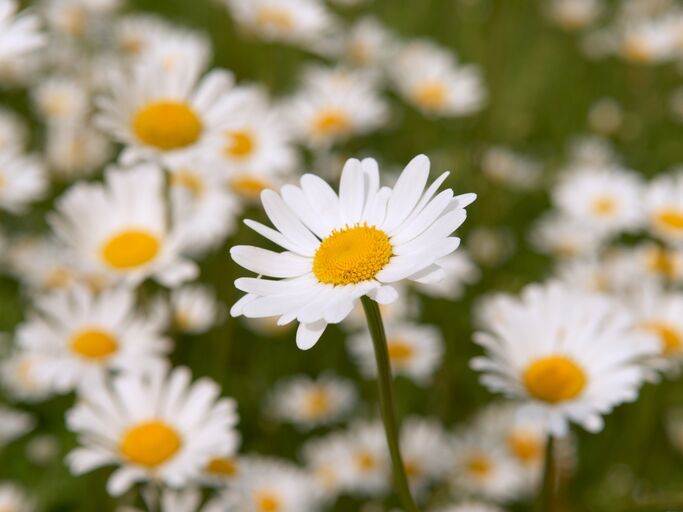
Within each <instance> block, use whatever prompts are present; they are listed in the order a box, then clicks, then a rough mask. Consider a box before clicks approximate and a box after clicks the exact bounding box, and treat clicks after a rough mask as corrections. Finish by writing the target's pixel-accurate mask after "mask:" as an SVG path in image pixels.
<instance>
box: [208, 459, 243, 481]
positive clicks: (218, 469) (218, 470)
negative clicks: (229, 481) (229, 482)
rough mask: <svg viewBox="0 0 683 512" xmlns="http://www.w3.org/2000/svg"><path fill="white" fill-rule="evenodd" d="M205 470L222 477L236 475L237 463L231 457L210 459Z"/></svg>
mask: <svg viewBox="0 0 683 512" xmlns="http://www.w3.org/2000/svg"><path fill="white" fill-rule="evenodd" d="M206 471H207V472H209V473H212V474H214V475H218V476H222V477H233V476H235V475H237V463H236V462H235V459H233V458H231V457H221V458H218V459H212V460H211V461H210V462H209V464H208V466H206Z"/></svg>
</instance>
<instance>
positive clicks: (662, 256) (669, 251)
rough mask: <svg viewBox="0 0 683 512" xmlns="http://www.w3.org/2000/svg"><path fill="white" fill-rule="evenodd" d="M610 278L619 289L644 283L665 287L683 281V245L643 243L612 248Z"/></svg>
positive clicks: (627, 288)
mask: <svg viewBox="0 0 683 512" xmlns="http://www.w3.org/2000/svg"><path fill="white" fill-rule="evenodd" d="M609 264H610V266H611V268H612V272H610V275H611V276H612V277H611V281H612V282H613V283H614V286H613V287H614V288H616V289H618V290H624V291H628V290H635V289H638V288H640V287H642V286H643V285H644V284H652V285H655V286H660V287H661V286H666V285H669V284H672V283H673V284H675V283H680V282H681V281H683V247H678V246H674V247H666V246H662V245H660V244H657V243H655V242H649V241H646V242H641V243H640V244H638V245H635V246H632V247H618V248H616V249H613V250H612V252H611V254H610V258H609Z"/></svg>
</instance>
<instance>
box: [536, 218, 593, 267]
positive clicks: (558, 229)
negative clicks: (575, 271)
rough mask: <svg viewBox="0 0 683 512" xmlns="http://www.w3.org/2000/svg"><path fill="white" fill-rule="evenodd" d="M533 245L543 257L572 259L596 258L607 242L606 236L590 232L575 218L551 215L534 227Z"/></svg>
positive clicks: (541, 219) (590, 230)
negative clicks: (544, 255) (594, 256)
mask: <svg viewBox="0 0 683 512" xmlns="http://www.w3.org/2000/svg"><path fill="white" fill-rule="evenodd" d="M529 241H530V242H531V245H532V246H533V247H534V248H535V249H536V250H537V251H539V252H541V253H544V254H549V255H551V256H553V257H555V258H561V259H565V258H566V259H572V258H578V257H590V256H593V255H595V254H596V253H597V252H598V250H599V249H600V248H601V247H602V245H603V244H604V242H605V233H604V232H603V231H601V230H596V229H589V228H587V227H586V225H585V223H584V222H582V221H580V220H578V219H576V218H574V217H570V216H568V215H564V214H560V213H558V212H550V213H547V214H545V215H543V216H542V217H541V218H540V219H538V221H537V222H536V223H535V224H534V225H533V227H532V230H531V233H529Z"/></svg>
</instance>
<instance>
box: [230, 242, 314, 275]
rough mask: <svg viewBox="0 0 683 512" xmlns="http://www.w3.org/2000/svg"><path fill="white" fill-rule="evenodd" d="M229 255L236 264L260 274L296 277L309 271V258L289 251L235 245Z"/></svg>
mask: <svg viewBox="0 0 683 512" xmlns="http://www.w3.org/2000/svg"><path fill="white" fill-rule="evenodd" d="M230 256H232V259H233V260H234V261H235V263H237V264H238V265H241V266H243V267H244V268H246V269H247V270H251V271H252V272H256V273H257V274H260V275H266V276H271V277H297V276H300V275H303V274H306V273H308V272H310V271H311V260H310V259H307V258H304V257H302V256H298V255H296V254H292V253H290V252H281V253H278V252H273V251H268V250H266V249H261V248H260V247H252V246H249V245H237V246H235V247H233V248H232V249H230Z"/></svg>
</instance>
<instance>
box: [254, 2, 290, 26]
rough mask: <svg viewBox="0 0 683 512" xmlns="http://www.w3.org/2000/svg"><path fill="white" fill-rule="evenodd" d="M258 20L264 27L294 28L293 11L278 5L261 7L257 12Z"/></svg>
mask: <svg viewBox="0 0 683 512" xmlns="http://www.w3.org/2000/svg"><path fill="white" fill-rule="evenodd" d="M256 22H257V23H258V24H259V25H260V26H261V27H263V28H274V29H277V30H284V31H289V30H291V29H292V28H294V19H293V18H292V13H291V12H289V11H288V10H287V9H278V8H277V7H261V8H260V9H259V10H258V13H257V14H256Z"/></svg>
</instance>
